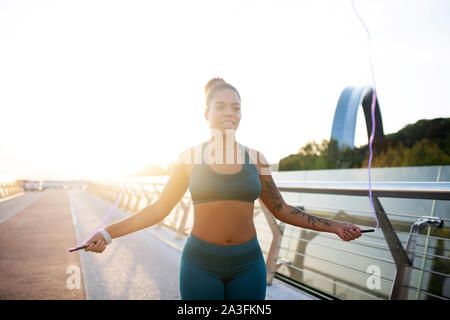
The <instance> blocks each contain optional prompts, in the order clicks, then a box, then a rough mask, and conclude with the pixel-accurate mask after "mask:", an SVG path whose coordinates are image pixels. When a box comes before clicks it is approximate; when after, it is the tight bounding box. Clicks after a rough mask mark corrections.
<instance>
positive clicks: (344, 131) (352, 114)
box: [331, 86, 384, 149]
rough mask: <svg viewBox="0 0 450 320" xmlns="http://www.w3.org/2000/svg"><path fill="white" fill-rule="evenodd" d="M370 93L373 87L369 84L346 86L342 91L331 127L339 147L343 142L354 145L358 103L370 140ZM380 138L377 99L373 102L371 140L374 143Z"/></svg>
mask: <svg viewBox="0 0 450 320" xmlns="http://www.w3.org/2000/svg"><path fill="white" fill-rule="evenodd" d="M372 94H373V89H372V87H371V86H364V87H359V88H355V87H346V88H345V89H344V90H343V91H342V93H341V96H340V97H339V100H338V104H337V106H336V111H335V113H334V120H333V127H332V129H331V137H332V138H334V139H336V140H337V141H338V144H339V147H342V145H343V144H347V145H348V146H349V147H350V148H352V149H353V148H354V147H355V145H354V141H355V129H356V119H357V118H356V116H357V115H358V109H359V106H360V105H362V107H363V110H364V118H365V120H366V128H367V141H369V140H370V136H371V134H372V113H371V106H372ZM382 139H384V132H383V122H382V120H381V112H380V107H379V105H378V99H377V101H376V103H375V136H374V141H373V142H374V143H375V142H377V141H379V140H382Z"/></svg>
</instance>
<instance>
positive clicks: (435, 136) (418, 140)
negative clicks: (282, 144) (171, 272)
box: [279, 118, 450, 171]
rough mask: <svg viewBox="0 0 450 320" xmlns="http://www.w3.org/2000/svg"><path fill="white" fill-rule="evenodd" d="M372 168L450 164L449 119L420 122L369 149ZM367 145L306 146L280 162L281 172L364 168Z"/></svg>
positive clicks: (327, 143)
mask: <svg viewBox="0 0 450 320" xmlns="http://www.w3.org/2000/svg"><path fill="white" fill-rule="evenodd" d="M372 150H373V158H372V160H371V167H372V168H376V167H405V166H432V165H449V164H450V118H445V119H444V118H438V119H433V120H419V121H418V122H416V123H415V124H409V125H407V126H405V127H404V128H403V129H401V130H400V131H398V132H397V133H393V134H389V135H386V136H385V139H384V140H382V141H378V142H377V143H374V144H373V146H372ZM369 155H370V152H369V147H368V145H365V146H362V147H360V148H354V149H351V148H350V147H349V146H347V145H344V146H342V147H341V148H339V146H338V142H337V140H336V139H333V138H331V139H330V140H322V142H321V143H320V144H317V143H316V142H315V141H312V142H308V143H307V144H306V145H305V146H304V147H302V148H300V150H299V151H298V153H297V154H291V155H289V156H288V157H286V158H283V159H281V160H280V162H279V170H280V171H288V170H320V169H342V168H367V167H368V164H369Z"/></svg>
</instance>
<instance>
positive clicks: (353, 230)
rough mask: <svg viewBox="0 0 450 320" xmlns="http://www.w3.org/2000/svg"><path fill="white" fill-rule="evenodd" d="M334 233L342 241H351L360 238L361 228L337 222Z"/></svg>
mask: <svg viewBox="0 0 450 320" xmlns="http://www.w3.org/2000/svg"><path fill="white" fill-rule="evenodd" d="M334 233H336V234H337V235H338V236H339V238H341V239H342V240H344V241H351V240H355V239H357V238H359V237H361V228H359V227H357V226H355V225H353V224H351V223H348V222H341V221H339V222H338V226H337V228H336V231H335V232H334Z"/></svg>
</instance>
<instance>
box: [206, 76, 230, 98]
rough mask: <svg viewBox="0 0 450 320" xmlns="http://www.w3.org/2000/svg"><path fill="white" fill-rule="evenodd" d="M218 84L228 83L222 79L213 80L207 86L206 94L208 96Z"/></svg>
mask: <svg viewBox="0 0 450 320" xmlns="http://www.w3.org/2000/svg"><path fill="white" fill-rule="evenodd" d="M218 84H226V81H225V80H223V79H222V78H212V79H211V80H209V81H208V83H207V84H206V85H205V94H206V95H208V92H209V91H210V90H211V89H212V88H213V87H215V86H217V85H218Z"/></svg>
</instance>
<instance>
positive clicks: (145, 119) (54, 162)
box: [0, 0, 450, 178]
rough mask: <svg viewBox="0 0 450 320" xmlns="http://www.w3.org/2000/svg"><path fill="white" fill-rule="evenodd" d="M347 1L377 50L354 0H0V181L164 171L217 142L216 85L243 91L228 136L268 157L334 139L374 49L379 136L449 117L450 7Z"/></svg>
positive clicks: (366, 81) (361, 140) (273, 159)
mask: <svg viewBox="0 0 450 320" xmlns="http://www.w3.org/2000/svg"><path fill="white" fill-rule="evenodd" d="M354 4H355V7H356V8H357V10H358V12H359V14H360V16H361V17H362V19H363V20H364V21H365V23H366V25H367V27H368V29H369V31H370V35H371V39H372V41H371V42H370V44H371V45H369V41H368V38H367V35H366V32H365V30H364V28H363V26H362V25H361V23H360V21H359V20H358V19H357V17H356V15H355V13H354V11H353V10H352V6H351V3H350V1H347V0H346V1H343V0H338V1H337V0H330V1H320V0H314V1H313V0H311V1H300V0H273V1H267V0H265V1H263V0H247V1H244V0H241V1H236V0H231V1H230V0H228V1H218V0H201V1H200V0H190V1H182V0H165V1H136V0H131V1H130V0H127V1H111V0H107V1H96V0H89V1H67V0H58V1H50V0H47V1H38V0H32V1H8V0H2V1H0V111H1V113H0V137H1V138H0V177H1V176H2V175H3V176H6V175H10V176H15V177H29V178H30V177H53V178H57V177H60V178H64V177H67V178H76V177H81V178H97V177H98V178H101V177H120V176H123V175H126V174H133V173H136V172H137V171H138V170H140V169H142V168H143V167H145V166H147V165H159V166H162V167H167V165H168V164H169V163H171V162H174V161H175V160H176V159H177V157H178V155H179V154H180V153H181V152H182V151H183V150H185V149H187V148H189V147H191V146H195V145H198V144H200V143H201V142H203V141H205V140H208V139H209V138H210V129H209V125H208V122H207V121H206V120H205V118H204V115H203V114H204V108H205V97H204V85H205V84H206V82H207V81H208V80H209V79H211V78H212V77H222V78H224V79H225V80H226V81H227V82H229V83H231V84H232V85H234V86H235V87H236V88H237V89H238V90H239V93H240V96H241V99H242V119H241V122H240V125H239V128H238V130H237V133H236V136H237V140H238V141H239V142H240V143H242V144H244V145H247V146H249V147H250V148H253V149H256V150H258V151H260V152H262V153H263V154H264V155H265V157H266V158H267V160H268V161H269V162H270V163H277V162H278V161H279V160H280V159H281V158H283V157H286V156H288V155H290V154H293V153H297V151H298V150H299V149H300V148H301V147H302V146H304V145H305V144H306V143H307V142H310V141H313V140H314V141H316V142H321V141H322V140H323V139H329V138H330V136H331V128H332V122H333V117H334V111H335V108H336V105H337V102H338V99H339V96H340V94H341V92H342V91H343V90H344V88H346V87H348V86H353V87H359V86H364V85H371V84H372V80H371V79H372V78H371V74H370V65H369V63H370V53H371V56H372V62H373V69H374V76H375V81H376V88H377V94H378V99H379V103H380V110H381V114H382V119H383V126H384V132H385V134H388V133H393V132H396V131H398V130H400V129H401V128H403V127H404V126H405V125H407V124H409V123H414V122H416V121H418V120H420V119H433V118H438V117H449V116H450V102H449V101H450V90H449V89H448V88H450V1H446V0H442V1H437V0H422V1H419V0H414V1H399V0H395V1H393V0H382V1H370V0H364V1H363V0H355V1H354ZM361 111H362V110H361ZM361 111H360V112H358V119H357V125H356V134H355V145H356V146H359V145H362V144H367V135H366V133H365V123H364V117H363V112H361ZM375 156H376V155H375Z"/></svg>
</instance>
